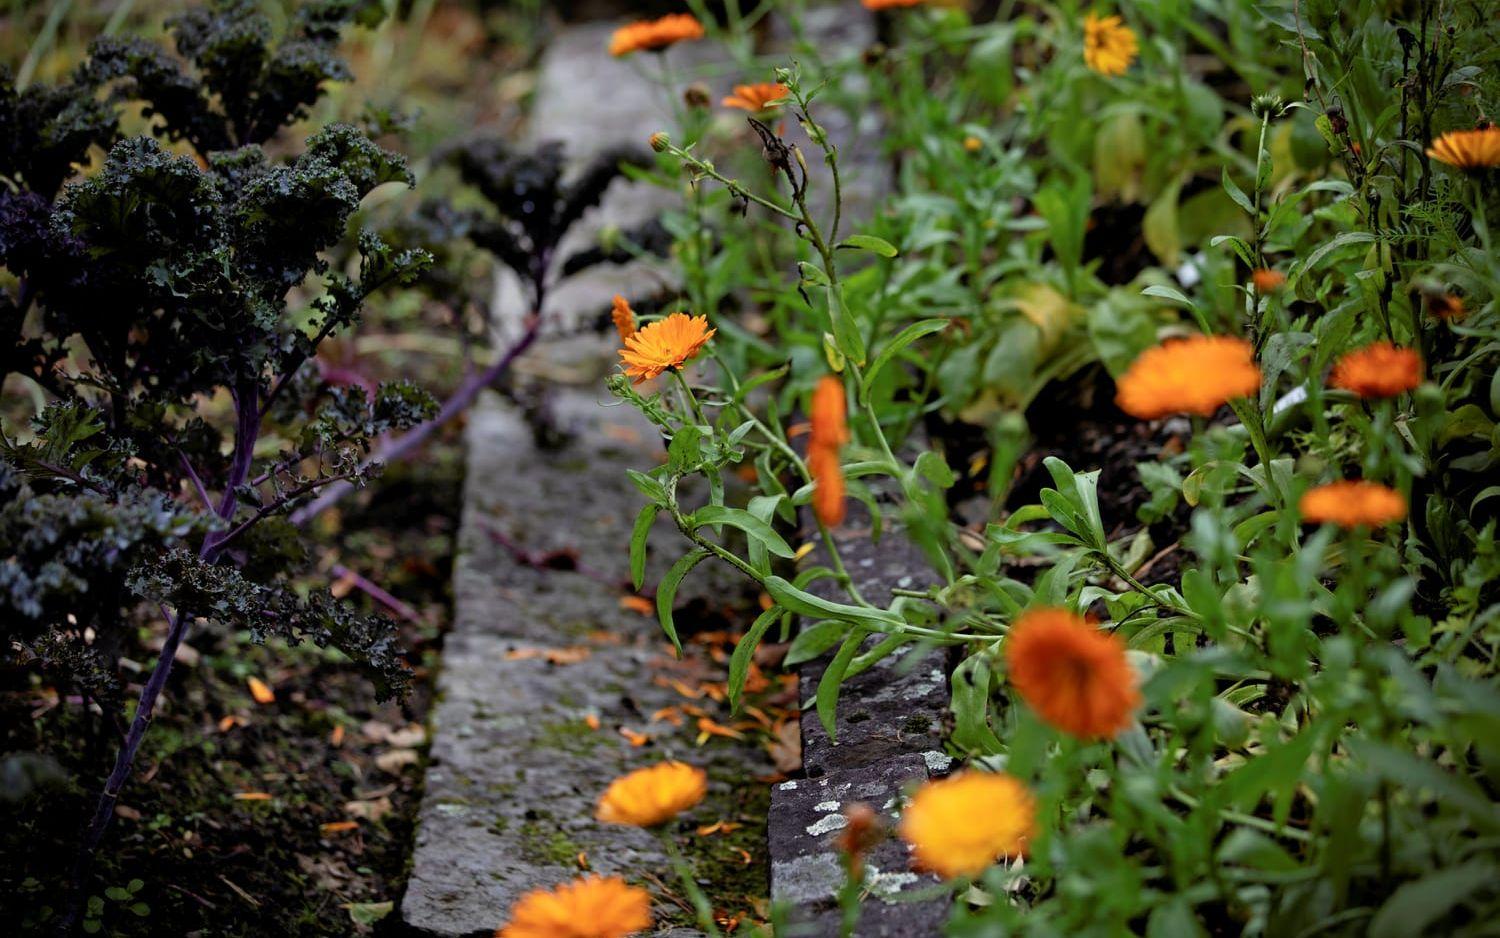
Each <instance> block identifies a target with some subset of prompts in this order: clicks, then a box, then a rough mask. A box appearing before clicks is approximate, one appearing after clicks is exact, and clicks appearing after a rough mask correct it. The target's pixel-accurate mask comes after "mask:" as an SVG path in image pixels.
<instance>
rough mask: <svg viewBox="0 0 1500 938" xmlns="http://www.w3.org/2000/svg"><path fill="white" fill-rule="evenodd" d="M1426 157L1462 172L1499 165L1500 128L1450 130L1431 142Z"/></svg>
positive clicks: (1492, 167)
mask: <svg viewBox="0 0 1500 938" xmlns="http://www.w3.org/2000/svg"><path fill="white" fill-rule="evenodd" d="M1427 155H1428V156H1430V157H1432V158H1433V159H1435V160H1437V161H1438V162H1440V163H1447V164H1448V165H1449V166H1454V167H1457V168H1458V169H1462V170H1464V171H1466V172H1472V171H1474V170H1480V169H1494V168H1495V167H1497V166H1500V127H1477V128H1475V129H1474V130H1450V131H1448V132H1447V133H1445V134H1443V135H1442V136H1441V137H1439V138H1437V139H1436V140H1434V141H1432V146H1430V147H1428V148H1427Z"/></svg>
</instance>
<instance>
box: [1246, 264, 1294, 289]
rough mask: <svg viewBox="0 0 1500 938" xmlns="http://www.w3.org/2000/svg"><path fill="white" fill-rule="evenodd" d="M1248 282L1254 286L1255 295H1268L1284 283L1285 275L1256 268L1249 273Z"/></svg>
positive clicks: (1276, 271) (1268, 269)
mask: <svg viewBox="0 0 1500 938" xmlns="http://www.w3.org/2000/svg"><path fill="white" fill-rule="evenodd" d="M1250 282H1251V283H1253V284H1255V292H1256V293H1270V292H1271V291H1272V290H1275V289H1277V288H1279V287H1280V286H1281V285H1282V284H1284V283H1286V274H1284V273H1282V272H1281V271H1279V270H1271V269H1270V268H1268V267H1258V268H1256V269H1255V270H1252V271H1251V272H1250Z"/></svg>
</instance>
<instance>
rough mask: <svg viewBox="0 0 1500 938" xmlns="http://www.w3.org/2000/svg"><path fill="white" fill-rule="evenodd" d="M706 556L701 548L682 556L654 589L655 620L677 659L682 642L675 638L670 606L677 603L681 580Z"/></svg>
mask: <svg viewBox="0 0 1500 938" xmlns="http://www.w3.org/2000/svg"><path fill="white" fill-rule="evenodd" d="M707 556H708V551H706V550H703V549H702V548H699V549H698V550H695V551H693V552H692V553H691V554H686V555H684V556H683V557H681V558H680V559H678V561H677V562H676V563H674V564H672V569H670V570H668V571H667V575H666V576H664V577H662V580H661V584H660V585H659V586H657V587H656V618H657V619H658V620H659V621H660V622H661V630H662V631H663V632H665V633H667V638H668V639H669V640H670V641H671V642H672V647H673V648H676V649H677V654H678V656H679V657H680V656H681V655H682V642H681V641H679V640H678V638H677V625H676V624H675V623H674V622H673V621H672V604H673V603H675V602H676V601H677V587H679V586H681V585H682V578H683V577H685V576H687V575H688V571H690V570H692V569H693V568H694V567H696V566H698V564H699V563H701V562H702V561H703V558H705V557H707Z"/></svg>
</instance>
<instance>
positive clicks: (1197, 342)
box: [1115, 335, 1260, 420]
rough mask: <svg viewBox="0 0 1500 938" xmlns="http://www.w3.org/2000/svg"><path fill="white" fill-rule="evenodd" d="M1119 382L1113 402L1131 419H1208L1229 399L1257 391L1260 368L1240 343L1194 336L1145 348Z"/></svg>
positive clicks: (1251, 352) (1215, 337)
mask: <svg viewBox="0 0 1500 938" xmlns="http://www.w3.org/2000/svg"><path fill="white" fill-rule="evenodd" d="M1118 384H1119V390H1118V392H1117V393H1116V395H1115V403H1117V404H1119V405H1120V409H1121V410H1123V411H1125V412H1126V413H1127V414H1130V415H1131V416H1133V417H1140V418H1142V419H1146V420H1150V419H1153V418H1156V417H1165V416H1166V415H1168V414H1176V413H1187V414H1199V415H1201V416H1204V417H1208V416H1211V415H1212V414H1213V412H1214V411H1216V410H1218V409H1219V408H1220V407H1221V406H1223V404H1224V402H1225V401H1227V400H1229V399H1230V398H1234V397H1245V396H1247V395H1250V394H1254V393H1255V392H1256V391H1257V390H1259V389H1260V368H1258V367H1257V366H1256V364H1255V359H1254V353H1253V351H1252V350H1251V348H1250V343H1249V342H1246V341H1245V340H1243V339H1237V338H1233V337H1231V336H1212V335H1204V336H1194V337H1193V338H1190V339H1177V340H1174V341H1170V342H1166V343H1164V344H1162V345H1158V346H1156V347H1155V348H1149V349H1147V350H1146V351H1145V352H1143V353H1141V356H1140V357H1139V358H1137V359H1136V360H1135V361H1134V362H1133V363H1132V364H1131V366H1130V368H1129V369H1128V370H1127V371H1126V372H1125V373H1124V374H1123V375H1121V376H1120V380H1119V382H1118Z"/></svg>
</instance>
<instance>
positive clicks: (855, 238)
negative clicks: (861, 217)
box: [838, 234, 901, 257]
mask: <svg viewBox="0 0 1500 938" xmlns="http://www.w3.org/2000/svg"><path fill="white" fill-rule="evenodd" d="M838 246H839V247H841V248H850V249H853V250H856V251H869V252H870V253H872V254H879V255H880V256H881V257H895V256H896V255H897V254H899V253H901V252H899V251H897V250H896V246H895V245H894V244H892V243H891V242H889V241H887V240H886V239H884V238H877V237H875V236H874V235H862V234H857V235H850V236H849V237H847V238H845V239H844V240H843V241H841V242H839V245H838Z"/></svg>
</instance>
